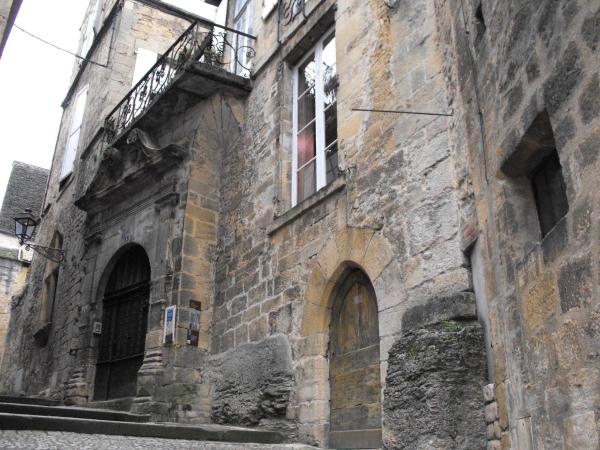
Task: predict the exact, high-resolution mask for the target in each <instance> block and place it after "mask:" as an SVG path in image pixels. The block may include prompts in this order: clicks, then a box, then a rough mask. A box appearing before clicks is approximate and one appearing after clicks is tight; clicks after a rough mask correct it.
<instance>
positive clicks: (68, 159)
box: [59, 86, 88, 182]
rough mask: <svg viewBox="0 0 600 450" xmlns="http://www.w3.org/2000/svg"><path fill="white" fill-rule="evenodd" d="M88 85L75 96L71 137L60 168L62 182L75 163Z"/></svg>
mask: <svg viewBox="0 0 600 450" xmlns="http://www.w3.org/2000/svg"><path fill="white" fill-rule="evenodd" d="M87 90H88V88H87V86H86V87H84V88H83V89H82V90H81V91H79V93H78V94H77V97H76V98H75V102H74V105H73V111H72V112H71V114H72V115H71V126H70V127H69V137H68V139H67V147H66V148H65V153H64V156H63V163H62V167H61V170H60V179H59V181H60V182H62V181H63V180H64V179H66V178H67V177H68V176H69V175H70V174H71V172H73V165H74V163H75V155H76V154H77V146H78V145H79V135H80V132H81V125H82V124H83V114H84V112H85V103H86V100H87Z"/></svg>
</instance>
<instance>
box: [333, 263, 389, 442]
mask: <svg viewBox="0 0 600 450" xmlns="http://www.w3.org/2000/svg"><path fill="white" fill-rule="evenodd" d="M335 297H336V298H335V300H334V302H333V309H332V322H331V331H330V339H329V383H330V427H329V445H330V446H331V447H333V448H379V447H381V377H380V370H379V365H380V358H379V320H378V313H377V300H376V298H375V292H374V290H373V286H372V285H371V282H370V281H369V279H368V278H367V277H366V275H365V274H364V273H363V272H362V271H360V270H357V269H355V270H352V271H350V273H349V274H348V275H347V276H346V277H345V278H344V279H343V281H342V282H341V283H340V285H339V287H338V289H336V294H335Z"/></svg>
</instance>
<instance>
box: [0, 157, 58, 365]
mask: <svg viewBox="0 0 600 450" xmlns="http://www.w3.org/2000/svg"><path fill="white" fill-rule="evenodd" d="M47 180H48V170H46V169H42V168H41V167H35V166H31V165H29V164H25V163H22V162H19V161H15V162H13V168H12V170H11V173H10V178H9V180H8V184H7V186H6V192H5V194H4V200H3V201H2V209H0V363H1V360H2V355H4V347H5V340H6V334H7V332H8V325H9V322H10V310H11V302H12V299H13V296H18V295H19V294H20V293H21V291H22V289H23V287H24V286H25V277H26V276H27V272H28V270H29V263H30V262H31V257H32V253H33V251H32V250H26V249H25V248H23V247H21V246H19V241H18V239H17V238H16V236H15V234H14V233H15V220H14V218H15V217H18V216H19V215H20V214H23V213H24V211H25V209H31V211H32V213H33V214H34V215H35V216H39V213H40V210H41V206H42V203H43V201H44V192H45V188H46V182H47Z"/></svg>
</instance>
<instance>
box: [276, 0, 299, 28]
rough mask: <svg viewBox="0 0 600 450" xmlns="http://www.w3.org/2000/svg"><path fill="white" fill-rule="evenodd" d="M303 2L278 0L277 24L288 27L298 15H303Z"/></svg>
mask: <svg viewBox="0 0 600 450" xmlns="http://www.w3.org/2000/svg"><path fill="white" fill-rule="evenodd" d="M304 2H305V0H280V2H279V24H280V25H282V26H286V25H289V24H290V23H292V22H293V21H294V19H295V18H296V17H298V15H299V14H300V13H302V14H304Z"/></svg>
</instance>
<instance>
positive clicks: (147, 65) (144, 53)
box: [131, 48, 158, 86]
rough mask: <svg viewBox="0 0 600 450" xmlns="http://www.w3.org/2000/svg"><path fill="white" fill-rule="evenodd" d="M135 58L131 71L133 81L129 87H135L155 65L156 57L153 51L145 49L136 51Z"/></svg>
mask: <svg viewBox="0 0 600 450" xmlns="http://www.w3.org/2000/svg"><path fill="white" fill-rule="evenodd" d="M136 54H137V57H136V59H135V68H134V69H133V80H132V81H131V86H135V85H136V83H137V82H138V81H140V80H141V79H142V77H143V76H144V75H146V73H147V72H148V71H149V70H150V69H151V68H152V66H153V65H154V64H155V63H156V60H157V57H158V55H157V54H156V53H154V52H153V51H150V50H146V49H145V48H138V49H137V50H136Z"/></svg>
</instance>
